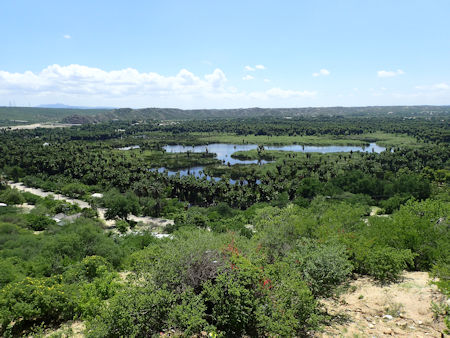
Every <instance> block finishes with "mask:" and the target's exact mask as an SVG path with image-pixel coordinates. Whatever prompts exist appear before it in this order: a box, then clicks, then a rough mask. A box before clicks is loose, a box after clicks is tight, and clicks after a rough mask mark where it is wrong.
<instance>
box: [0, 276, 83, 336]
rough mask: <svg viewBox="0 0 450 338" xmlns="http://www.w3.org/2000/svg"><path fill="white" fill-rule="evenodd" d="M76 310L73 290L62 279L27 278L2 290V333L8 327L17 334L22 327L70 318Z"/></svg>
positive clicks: (0, 304)
mask: <svg viewBox="0 0 450 338" xmlns="http://www.w3.org/2000/svg"><path fill="white" fill-rule="evenodd" d="M74 310H75V302H74V300H73V295H72V289H71V288H68V287H67V286H66V285H64V284H62V283H61V276H54V277H50V278H29V277H27V278H25V279H24V280H22V281H20V282H16V283H10V284H8V285H7V286H6V287H4V288H3V289H2V290H0V325H1V328H0V333H3V332H4V331H5V330H6V329H7V328H8V326H9V325H12V327H11V326H10V327H9V329H11V332H12V333H13V334H14V332H20V331H21V326H26V325H33V324H40V323H46V324H48V323H51V322H61V321H63V320H67V319H71V318H72V317H73V315H74ZM10 323H12V324H10ZM16 334H17V333H16Z"/></svg>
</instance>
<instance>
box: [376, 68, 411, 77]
mask: <svg viewBox="0 0 450 338" xmlns="http://www.w3.org/2000/svg"><path fill="white" fill-rule="evenodd" d="M403 74H405V72H404V71H403V70H401V69H397V70H379V71H378V72H377V75H378V77H394V76H398V75H403Z"/></svg>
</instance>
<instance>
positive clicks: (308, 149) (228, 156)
mask: <svg viewBox="0 0 450 338" xmlns="http://www.w3.org/2000/svg"><path fill="white" fill-rule="evenodd" d="M257 148H258V145H257V144H228V143H212V144H208V145H201V146H182V145H167V146H164V150H165V151H166V152H168V153H186V152H188V151H189V152H191V153H206V152H208V153H215V154H216V158H217V159H218V160H219V161H222V162H223V163H224V164H228V163H230V165H233V164H254V163H258V161H257V160H239V159H236V158H233V157H232V155H233V154H234V153H235V152H237V151H248V150H254V149H257ZM264 149H266V150H280V151H293V152H301V153H322V154H326V153H339V152H345V153H348V152H350V151H353V152H355V151H366V152H367V151H370V152H375V153H381V152H382V151H384V150H386V148H384V147H380V146H379V145H377V144H376V143H370V144H369V145H368V146H305V145H300V144H291V145H285V146H264ZM260 163H261V164H265V163H268V162H267V161H264V160H262V161H260Z"/></svg>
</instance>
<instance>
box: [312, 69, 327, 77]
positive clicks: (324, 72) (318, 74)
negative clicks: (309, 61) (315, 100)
mask: <svg viewBox="0 0 450 338" xmlns="http://www.w3.org/2000/svg"><path fill="white" fill-rule="evenodd" d="M328 75H330V71H329V70H327V69H324V68H322V69H321V70H319V71H318V72H317V73H313V76H314V77H318V76H328Z"/></svg>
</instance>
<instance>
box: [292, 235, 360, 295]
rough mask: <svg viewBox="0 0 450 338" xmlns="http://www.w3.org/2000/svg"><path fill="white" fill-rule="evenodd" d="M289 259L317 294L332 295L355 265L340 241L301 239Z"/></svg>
mask: <svg viewBox="0 0 450 338" xmlns="http://www.w3.org/2000/svg"><path fill="white" fill-rule="evenodd" d="M287 261H288V262H289V263H290V266H291V268H293V269H295V271H298V273H299V275H300V276H302V279H303V280H304V281H305V282H306V283H307V284H308V286H309V288H310V289H311V291H312V293H313V294H314V295H315V296H319V297H323V296H325V297H326V296H331V295H332V293H333V291H334V289H335V288H336V287H337V286H339V285H340V284H341V283H343V282H344V281H346V280H347V278H348V276H349V274H350V272H351V271H352V270H353V266H352V264H351V263H350V261H349V260H348V258H347V253H346V248H345V247H344V246H343V245H341V244H338V243H325V244H318V243H315V242H313V241H310V240H301V241H299V242H298V243H297V245H296V246H295V248H293V250H292V252H291V253H290V254H289V257H288V259H287Z"/></svg>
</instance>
